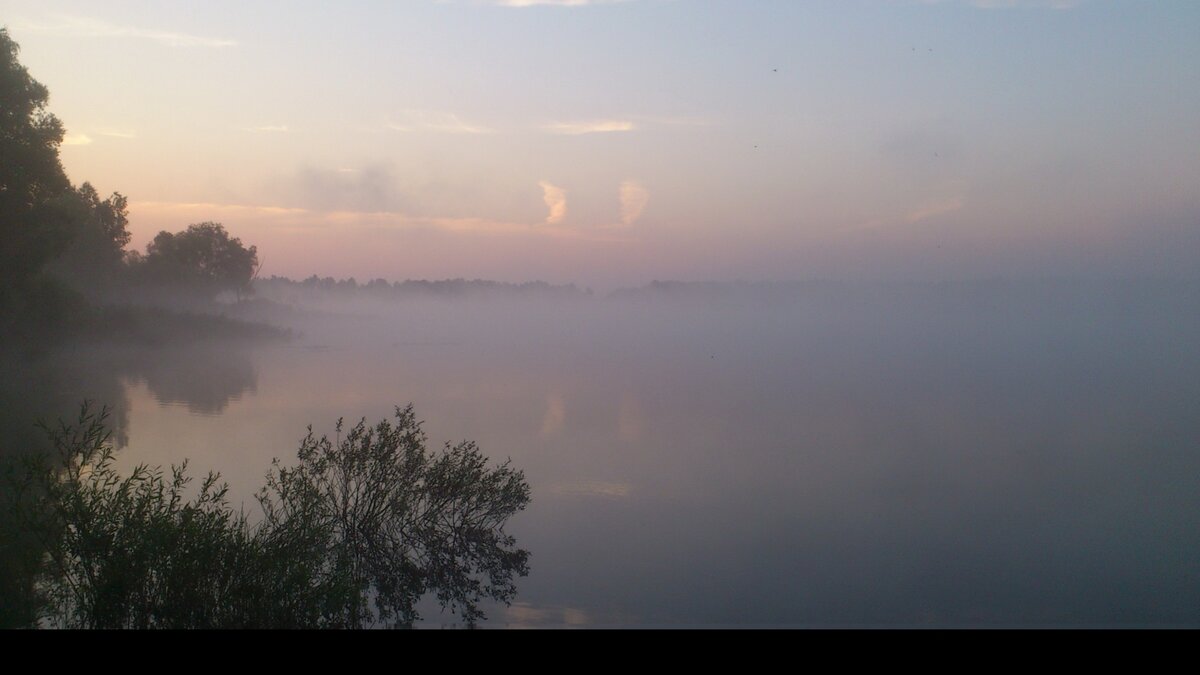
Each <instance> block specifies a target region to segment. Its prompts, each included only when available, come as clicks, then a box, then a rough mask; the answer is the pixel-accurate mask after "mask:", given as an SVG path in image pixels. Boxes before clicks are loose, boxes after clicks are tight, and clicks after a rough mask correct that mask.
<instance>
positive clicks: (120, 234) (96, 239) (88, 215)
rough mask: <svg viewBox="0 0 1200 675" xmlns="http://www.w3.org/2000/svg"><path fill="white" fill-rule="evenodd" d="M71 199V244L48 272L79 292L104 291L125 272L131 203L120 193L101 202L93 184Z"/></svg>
mask: <svg viewBox="0 0 1200 675" xmlns="http://www.w3.org/2000/svg"><path fill="white" fill-rule="evenodd" d="M72 197H73V199H72V200H70V201H69V202H68V208H70V209H71V211H72V213H71V220H72V221H73V222H74V223H75V225H74V227H73V232H72V239H71V243H70V244H69V245H68V246H67V248H66V250H65V251H63V253H62V255H60V256H59V257H58V258H57V259H56V260H54V261H53V262H52V263H50V265H49V267H48V269H49V270H50V271H51V272H52V273H53V274H54V275H55V276H57V277H59V278H60V279H63V280H64V281H66V282H68V283H69V284H71V285H72V286H73V287H75V288H77V289H81V290H88V291H97V290H103V289H104V288H107V287H108V286H110V285H111V284H112V283H113V282H114V281H116V279H117V278H118V277H119V276H120V274H121V272H122V270H123V263H124V259H125V246H126V245H127V244H128V243H129V239H130V234H129V230H128V229H126V226H127V225H128V224H129V215H128V200H127V199H126V198H125V196H124V195H122V194H121V193H119V192H114V193H113V194H112V195H111V196H109V197H108V199H103V200H102V199H100V194H99V193H98V192H97V191H96V188H94V187H92V185H91V183H84V184H83V185H81V186H80V187H79V189H78V190H75V191H73V195H72Z"/></svg>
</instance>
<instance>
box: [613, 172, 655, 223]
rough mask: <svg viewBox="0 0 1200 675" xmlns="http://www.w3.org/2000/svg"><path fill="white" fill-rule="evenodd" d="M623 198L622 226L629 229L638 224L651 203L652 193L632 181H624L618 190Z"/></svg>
mask: <svg viewBox="0 0 1200 675" xmlns="http://www.w3.org/2000/svg"><path fill="white" fill-rule="evenodd" d="M618 192H619V195H620V198H621V224H622V225H624V226H625V227H629V226H630V225H633V224H634V223H635V222H637V219H638V218H640V217H641V216H642V211H644V210H645V209H646V204H647V203H648V202H649V201H650V191H649V190H647V189H646V188H645V187H643V186H642V185H641V184H640V183H638V182H636V181H632V180H627V181H622V182H621V187H620V189H619V190H618Z"/></svg>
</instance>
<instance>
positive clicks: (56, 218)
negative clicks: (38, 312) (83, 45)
mask: <svg viewBox="0 0 1200 675" xmlns="http://www.w3.org/2000/svg"><path fill="white" fill-rule="evenodd" d="M18 52H19V47H18V46H17V43H15V42H13V41H12V39H11V38H10V37H9V35H8V31H7V29H4V28H0V242H3V246H0V308H3V307H6V306H7V305H8V304H9V303H11V302H13V301H14V299H15V298H14V296H17V295H20V294H21V293H22V292H24V290H25V287H26V286H27V285H28V284H29V283H30V282H31V280H32V279H33V278H34V277H35V276H36V275H37V274H38V272H40V271H41V269H42V267H43V266H44V265H45V264H46V263H47V262H49V261H50V260H51V259H53V258H54V257H55V256H57V255H58V254H59V253H61V252H62V251H63V249H64V248H66V246H67V244H68V243H69V242H70V240H71V235H72V219H71V209H70V208H68V203H69V197H70V193H71V184H70V181H68V180H67V175H66V173H65V172H64V171H63V167H62V163H61V162H60V161H59V158H58V146H59V144H61V143H62V139H63V125H62V122H60V121H59V120H58V118H57V117H55V116H54V115H52V114H50V113H49V112H47V111H46V102H47V100H48V99H49V96H50V94H49V92H48V91H47V89H46V87H45V86H43V85H42V84H41V83H39V82H38V81H37V80H34V79H33V78H32V77H30V75H29V72H28V71H27V70H26V69H25V67H24V66H22V65H21V64H20V63H19V62H18V61H17V54H18Z"/></svg>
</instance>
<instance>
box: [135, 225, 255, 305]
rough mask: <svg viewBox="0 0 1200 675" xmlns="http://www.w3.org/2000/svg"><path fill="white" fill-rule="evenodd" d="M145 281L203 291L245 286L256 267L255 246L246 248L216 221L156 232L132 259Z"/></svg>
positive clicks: (233, 289) (239, 288) (237, 288)
mask: <svg viewBox="0 0 1200 675" xmlns="http://www.w3.org/2000/svg"><path fill="white" fill-rule="evenodd" d="M134 260H135V266H137V267H138V268H140V276H142V278H143V279H144V280H146V281H150V282H154V283H159V284H170V285H177V286H184V287H189V288H193V289H196V290H198V291H201V292H205V293H212V294H216V293H219V292H221V291H226V290H229V291H238V290H243V289H246V288H247V287H248V286H249V284H250V281H251V280H252V279H253V278H254V273H255V270H256V269H257V268H258V249H257V248H256V247H254V246H251V247H249V248H246V247H245V246H243V245H242V240H241V239H238V238H237V237H230V236H229V233H228V232H226V231H225V227H224V226H223V225H221V224H220V223H213V222H205V223H197V224H194V225H189V226H188V228H187V229H186V230H184V231H182V232H176V233H171V232H166V231H163V232H159V233H158V235H157V236H156V237H154V240H153V241H151V242H150V243H149V244H147V245H146V255H144V256H141V257H140V258H135V259H134Z"/></svg>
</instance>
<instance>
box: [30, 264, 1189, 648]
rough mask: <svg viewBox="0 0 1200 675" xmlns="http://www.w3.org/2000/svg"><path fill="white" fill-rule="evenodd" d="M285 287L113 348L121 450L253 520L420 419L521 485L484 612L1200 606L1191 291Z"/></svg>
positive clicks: (1162, 285) (825, 618) (1161, 616)
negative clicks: (198, 339)
mask: <svg viewBox="0 0 1200 675" xmlns="http://www.w3.org/2000/svg"><path fill="white" fill-rule="evenodd" d="M298 300H299V305H300V306H301V307H302V308H303V309H302V311H289V312H286V313H283V314H277V315H276V316H275V317H274V318H275V319H277V320H278V319H280V318H281V317H286V319H285V320H284V321H283V323H284V324H285V325H286V326H287V327H289V328H292V329H293V330H295V331H297V337H295V338H294V339H292V340H290V341H278V342H266V343H264V342H256V343H253V344H245V345H243V344H240V343H237V342H233V341H228V340H226V341H221V342H218V343H201V344H199V345H196V346H191V347H179V348H170V349H166V348H164V349H162V350H159V351H154V350H150V351H147V350H141V351H139V352H138V356H137V357H136V358H133V357H128V358H125V359H124V360H122V359H120V358H113V357H112V355H111V353H110V354H108V355H107V356H106V357H105V359H104V361H105V362H106V363H112V364H116V365H115V366H114V368H113V370H114V372H113V373H112V375H111V378H112V379H111V380H108V384H107V385H105V386H106V387H107V388H105V387H99V388H98V389H97V394H95V395H96V396H109V397H111V398H113V399H114V400H112V401H109V402H110V403H111V404H113V405H115V406H117V408H118V409H119V417H120V419H121V420H122V426H121V428H122V434H123V437H124V439H126V440H127V444H126V447H125V448H124V449H123V450H121V455H120V457H121V461H122V462H127V463H129V464H130V465H132V464H133V463H137V462H149V463H151V464H169V463H178V462H180V461H182V460H183V459H184V458H188V459H190V462H191V463H190V466H191V468H192V469H193V470H194V471H197V472H203V471H207V470H209V469H212V470H217V471H220V472H221V473H222V474H223V475H224V477H225V478H226V479H227V480H228V481H229V483H230V485H231V497H232V500H233V502H234V503H235V504H237V503H239V502H244V503H245V504H246V505H247V509H248V510H253V509H255V508H257V507H256V505H255V503H254V499H253V495H254V491H255V490H256V489H257V487H258V486H260V485H261V484H262V478H263V476H264V474H265V473H266V472H267V470H268V469H269V467H270V462H271V459H272V458H274V457H278V458H280V459H281V460H283V461H285V462H286V461H288V460H289V459H292V458H294V454H295V448H296V446H297V442H298V441H299V439H300V438H301V437H302V436H303V435H304V433H305V428H306V426H307V425H309V424H312V425H313V428H314V430H315V431H316V432H317V433H318V434H320V433H327V434H329V435H330V436H331V437H332V436H333V435H334V422H335V421H336V420H337V418H339V417H346V418H347V420H348V421H350V422H354V421H357V419H358V418H359V417H366V418H367V420H368V421H369V422H370V421H374V420H378V419H382V418H384V417H386V416H388V415H389V414H390V413H391V411H392V408H393V406H395V405H401V406H403V405H405V404H407V403H409V402H412V403H413V404H414V405H415V409H416V412H417V415H418V417H419V418H421V419H424V420H426V424H425V430H426V431H427V432H428V434H429V437H430V442H431V443H432V444H434V445H440V444H441V443H443V442H451V443H457V442H459V441H461V440H465V439H469V440H474V441H476V442H478V444H479V446H480V448H481V449H482V450H483V451H484V453H485V454H487V455H488V456H490V457H491V458H492V459H493V460H503V459H505V458H511V459H512V461H513V463H514V465H515V466H517V467H519V468H521V469H523V470H524V471H525V473H526V476H527V478H528V480H529V483H530V485H531V487H532V491H533V500H532V503H531V505H530V507H529V508H528V510H527V511H525V512H523V513H521V514H519V515H518V516H517V517H516V518H514V520H513V521H512V522H511V523H510V525H509V528H508V529H509V531H510V533H512V534H513V535H515V536H516V537H517V540H518V541H519V542H520V543H521V545H522V546H523V547H525V548H527V549H528V550H530V551H531V552H532V554H533V555H532V558H531V568H532V572H531V574H530V576H529V577H528V578H525V579H522V580H521V581H520V582H519V584H518V589H519V593H518V596H517V600H518V602H517V603H515V604H514V605H513V607H511V608H503V607H497V608H493V609H492V610H491V611H490V612H489V614H490V616H491V624H493V625H510V626H515V625H622V626H630V625H651V626H677V625H739V626H745V625H807V626H830V625H886V626H902V625H950V626H964V625H969V626H974V625H1055V626H1063V625H1089V626H1096V625H1122V626H1128V625H1180V624H1183V625H1195V624H1196V623H1197V621H1198V619H1200V610H1198V609H1197V607H1200V602H1198V601H1200V587H1198V586H1197V585H1196V583H1195V581H1194V570H1195V563H1194V561H1195V560H1196V559H1197V554H1200V536H1197V535H1200V508H1197V507H1198V506H1200V485H1198V484H1197V482H1198V480H1200V479H1197V476H1200V471H1198V469H1200V455H1198V454H1197V453H1196V452H1195V450H1196V447H1197V439H1198V438H1200V418H1198V417H1197V416H1196V415H1195V414H1194V411H1193V410H1192V409H1193V408H1194V402H1195V401H1197V400H1200V377H1198V376H1200V356H1197V354H1196V352H1195V349H1194V345H1195V344H1197V339H1198V338H1200V312H1197V311H1196V310H1197V309H1198V308H1200V287H1198V286H1197V285H1196V284H1194V283H1189V284H1185V283H1169V282H1154V283H1151V282H1142V283H1108V284H1099V283H1096V284H1080V283H1072V282H1038V283H1033V282H1030V283H1024V284H1005V283H991V284H954V285H924V286H919V285H914V286H905V287H898V286H891V287H889V286H882V285H861V286H847V285H824V286H822V285H811V284H810V285H793V286H778V285H776V286H736V285H734V286H731V285H720V286H702V285H700V286H670V285H657V286H652V287H647V288H644V289H641V290H640V291H639V292H636V293H626V294H615V295H614V296H611V297H587V296H579V297H572V298H565V299H545V298H524V297H517V296H515V295H512V296H507V297H506V296H504V295H503V294H499V295H494V296H489V297H483V298H474V299H472V298H459V299H449V300H431V299H420V298H411V299H406V300H402V301H395V302H386V301H378V302H376V301H366V300H363V299H362V298H358V299H354V300H347V301H343V302H337V301H333V300H330V299H328V298H326V299H313V298H308V299H305V298H299V299H298ZM264 305H266V303H264ZM80 349H84V348H80ZM78 356H79V354H76V357H78ZM58 358H63V357H61V356H60V357H58ZM98 360H100V359H98ZM99 379H101V380H103V379H104V378H99ZM45 382H46V384H47V385H52V382H53V380H45ZM114 382H115V383H117V386H115V387H114V386H113V384H112V383H114ZM23 386H25V387H27V388H28V389H31V390H35V389H36V388H37V385H34V384H30V383H29V381H28V380H26V384H25V385H23ZM70 391H71V392H72V393H78V391H80V390H78V388H70ZM426 614H427V619H428V621H429V623H430V624H433V625H437V624H438V623H439V622H440V621H442V620H445V621H453V619H452V618H451V617H450V616H449V615H445V616H439V615H438V613H437V612H436V607H435V608H434V610H433V611H427V612H426Z"/></svg>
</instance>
